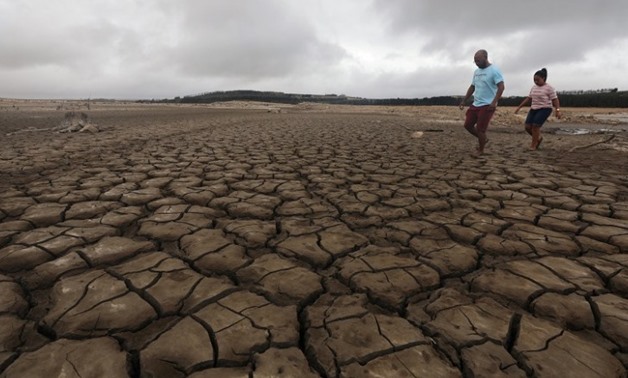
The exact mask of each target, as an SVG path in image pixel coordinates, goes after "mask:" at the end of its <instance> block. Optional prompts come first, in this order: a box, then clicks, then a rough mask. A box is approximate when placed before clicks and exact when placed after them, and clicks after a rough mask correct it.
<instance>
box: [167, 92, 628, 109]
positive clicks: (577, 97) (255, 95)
mask: <svg viewBox="0 0 628 378" xmlns="http://www.w3.org/2000/svg"><path fill="white" fill-rule="evenodd" d="M460 97H461V96H437V97H424V98H384V99H368V98H361V97H350V96H345V95H336V94H325V95H313V94H295V93H284V92H264V91H253V90H237V91H217V92H207V93H202V94H197V95H192V96H184V97H175V98H174V99H165V100H160V101H159V102H174V103H187V104H208V103H212V102H221V101H261V102H273V103H280V104H298V103H302V102H318V103H325V104H340V105H458V104H459V103H460ZM523 98H524V97H522V96H511V97H504V98H502V99H501V100H500V105H502V106H517V105H519V103H521V101H522V100H523ZM559 98H560V103H561V106H565V107H602V108H625V107H628V91H618V90H617V89H616V88H615V89H612V90H608V91H577V92H569V93H559Z"/></svg>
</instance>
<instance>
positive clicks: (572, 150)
mask: <svg viewBox="0 0 628 378" xmlns="http://www.w3.org/2000/svg"><path fill="white" fill-rule="evenodd" d="M613 138H615V134H612V135H611V136H610V137H608V138H606V139H603V140H600V141H597V142H594V143H591V144H587V145H585V146H576V147H573V148H572V149H570V150H569V152H574V151H575V150H582V149H585V148H589V147H593V146H596V145H598V144H603V143H608V142H610V141H611V140H613Z"/></svg>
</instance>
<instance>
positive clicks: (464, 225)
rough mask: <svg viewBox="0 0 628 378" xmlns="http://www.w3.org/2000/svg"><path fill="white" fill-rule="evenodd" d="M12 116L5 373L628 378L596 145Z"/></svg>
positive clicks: (166, 115)
mask: <svg viewBox="0 0 628 378" xmlns="http://www.w3.org/2000/svg"><path fill="white" fill-rule="evenodd" d="M35 115H37V117H35ZM2 117H3V120H4V121H6V122H3V125H4V126H0V127H4V128H5V129H6V130H5V129H2V130H0V132H2V134H3V135H5V137H4V139H3V147H2V150H1V152H0V171H1V177H0V377H22V376H42V375H49V376H61V375H64V374H66V375H68V376H82V377H90V376H93V377H97V376H107V377H136V376H156V377H157V376H159V377H194V378H199V377H270V376H283V377H296V376H299V377H320V376H322V377H369V376H378V377H380V376H386V377H402V376H416V377H419V376H420V377H432V376H433V377H484V376H521V377H525V376H538V377H555V376H574V377H576V376H577V377H625V376H626V374H627V367H628V315H627V314H628V201H627V200H626V193H628V176H627V174H626V168H625V167H626V166H628V155H626V153H625V152H621V151H618V150H613V149H608V148H605V146H603V145H599V144H597V145H591V146H589V147H587V149H586V152H585V151H580V152H579V153H576V152H573V151H571V152H570V151H569V150H570V149H571V148H572V147H573V146H574V145H588V144H590V143H591V142H592V141H594V140H595V138H599V136H598V137H595V136H587V135H561V136H558V135H550V134H548V135H546V136H545V141H544V149H543V150H539V151H534V152H530V151H528V150H527V149H526V143H527V142H528V141H527V139H526V138H527V137H526V136H524V134H522V133H521V132H516V131H514V130H516V128H517V127H519V126H520V125H517V124H514V125H510V124H502V125H500V124H497V125H496V126H495V130H493V131H494V132H493V133H492V134H491V144H490V146H489V147H488V150H489V151H488V152H489V153H488V154H487V155H485V156H483V157H480V158H474V157H472V156H471V152H472V151H473V150H474V148H475V146H474V141H473V140H472V138H471V137H470V136H469V135H468V134H466V132H465V131H464V130H463V129H462V127H461V126H460V125H458V124H456V123H455V120H452V121H451V122H449V121H448V122H449V123H448V122H442V120H441V121H439V122H436V121H434V119H436V118H433V119H432V120H431V121H430V119H425V118H424V117H422V116H414V115H412V114H397V113H392V112H385V113H377V112H371V113H369V112H354V113H349V112H345V111H339V112H335V113H334V112H329V111H327V112H317V111H315V110H313V109H310V108H308V109H305V108H303V109H300V108H299V107H292V108H290V109H288V110H287V111H281V112H273V113H271V112H266V111H264V110H260V109H249V110H244V109H221V108H211V107H200V106H199V107H183V106H176V107H175V106H152V105H143V106H140V105H134V106H129V108H124V107H123V105H119V108H112V107H111V106H109V107H107V106H104V105H103V106H102V107H99V106H98V104H94V105H93V106H92V107H91V110H90V118H91V119H92V120H94V121H95V122H96V123H97V124H98V126H99V128H100V130H101V131H100V132H99V133H95V134H89V135H87V134H71V133H65V134H56V133H49V132H45V131H44V132H41V131H38V132H15V131H16V130H19V129H20V128H23V129H28V128H32V130H35V129H42V128H44V127H45V126H46V125H44V124H43V121H42V119H43V120H49V119H56V118H55V117H57V118H59V119H61V118H62V117H63V114H61V113H55V112H54V111H52V110H45V109H43V110H42V109H39V110H34V109H33V110H21V111H19V112H18V111H15V112H13V113H9V112H5V113H4V114H3V115H2ZM499 119H500V118H499V117H498V118H497V120H498V121H499ZM7 125H8V126H7ZM498 131H502V132H498ZM419 132H422V133H419ZM489 132H491V131H490V130H489ZM616 139H617V138H616Z"/></svg>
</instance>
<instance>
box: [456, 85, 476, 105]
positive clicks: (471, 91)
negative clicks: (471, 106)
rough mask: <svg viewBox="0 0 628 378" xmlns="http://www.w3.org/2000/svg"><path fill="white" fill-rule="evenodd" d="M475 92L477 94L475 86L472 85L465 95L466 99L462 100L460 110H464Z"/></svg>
mask: <svg viewBox="0 0 628 378" xmlns="http://www.w3.org/2000/svg"><path fill="white" fill-rule="evenodd" d="M473 92H475V85H473V84H471V85H470V86H469V89H467V94H466V95H464V98H463V99H462V101H460V106H459V108H460V109H462V108H464V103H465V102H467V100H468V99H469V98H471V95H472V94H473Z"/></svg>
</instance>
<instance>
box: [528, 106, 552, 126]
mask: <svg viewBox="0 0 628 378" xmlns="http://www.w3.org/2000/svg"><path fill="white" fill-rule="evenodd" d="M551 114H552V108H541V109H530V111H529V112H528V116H527V117H526V125H533V126H538V127H541V126H543V124H544V123H545V121H547V119H548V118H549V116H550V115H551Z"/></svg>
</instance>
